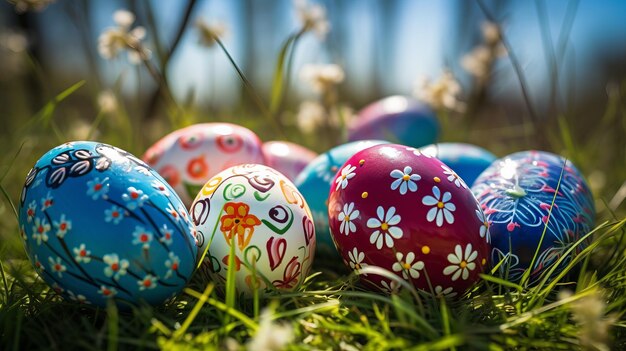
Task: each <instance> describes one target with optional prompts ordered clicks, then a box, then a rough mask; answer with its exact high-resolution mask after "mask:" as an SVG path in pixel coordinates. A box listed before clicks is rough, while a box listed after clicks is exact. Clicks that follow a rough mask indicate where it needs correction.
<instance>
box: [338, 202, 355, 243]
mask: <svg viewBox="0 0 626 351" xmlns="http://www.w3.org/2000/svg"><path fill="white" fill-rule="evenodd" d="M360 214H361V212H359V210H355V209H354V202H351V203H349V204H344V205H343V211H342V212H339V215H338V216H337V219H338V220H339V221H341V225H340V226H339V232H340V233H343V234H345V235H348V234H350V233H354V232H356V225H355V224H354V222H353V220H354V219H355V218H358V217H359V215H360Z"/></svg>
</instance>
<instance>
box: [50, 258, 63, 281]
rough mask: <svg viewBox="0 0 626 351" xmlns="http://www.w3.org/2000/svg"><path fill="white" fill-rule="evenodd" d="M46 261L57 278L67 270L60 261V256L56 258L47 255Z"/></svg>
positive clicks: (61, 276)
mask: <svg viewBox="0 0 626 351" xmlns="http://www.w3.org/2000/svg"><path fill="white" fill-rule="evenodd" d="M48 262H49V263H50V269H51V270H52V271H53V272H55V273H56V274H57V275H58V276H59V278H63V272H65V271H66V270H67V267H66V266H65V265H64V264H63V261H61V257H57V258H56V259H54V258H52V257H48Z"/></svg>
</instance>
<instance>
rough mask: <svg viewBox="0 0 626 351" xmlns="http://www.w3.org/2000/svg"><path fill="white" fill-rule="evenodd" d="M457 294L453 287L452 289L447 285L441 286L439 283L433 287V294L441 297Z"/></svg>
mask: <svg viewBox="0 0 626 351" xmlns="http://www.w3.org/2000/svg"><path fill="white" fill-rule="evenodd" d="M456 295H457V294H456V292H455V291H454V289H452V287H448V288H445V289H444V288H443V286H441V285H437V286H436V287H435V296H437V297H439V296H443V297H455V296H456Z"/></svg>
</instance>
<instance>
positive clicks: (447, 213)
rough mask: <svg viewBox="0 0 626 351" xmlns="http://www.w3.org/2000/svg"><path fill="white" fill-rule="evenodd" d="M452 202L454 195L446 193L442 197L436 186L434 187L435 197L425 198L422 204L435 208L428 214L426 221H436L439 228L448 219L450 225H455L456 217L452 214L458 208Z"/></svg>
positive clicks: (428, 196)
mask: <svg viewBox="0 0 626 351" xmlns="http://www.w3.org/2000/svg"><path fill="white" fill-rule="evenodd" d="M450 200H452V194H450V192H448V191H446V192H445V193H444V194H443V196H441V191H440V190H439V187H437V186H436V185H435V186H433V195H432V196H430V195H427V196H424V198H423V199H422V203H423V204H424V205H426V206H433V208H431V209H430V210H429V211H428V213H427V214H426V220H427V221H429V222H432V221H434V220H436V223H437V226H438V227H441V226H442V225H443V219H444V218H445V219H446V222H448V224H452V223H454V215H453V214H452V212H454V211H455V210H456V206H455V205H454V204H453V203H452V202H450Z"/></svg>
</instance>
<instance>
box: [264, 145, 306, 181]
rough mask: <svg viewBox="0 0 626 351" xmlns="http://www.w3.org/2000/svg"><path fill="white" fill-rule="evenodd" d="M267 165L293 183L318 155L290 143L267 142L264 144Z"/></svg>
mask: <svg viewBox="0 0 626 351" xmlns="http://www.w3.org/2000/svg"><path fill="white" fill-rule="evenodd" d="M263 154H264V155H265V164H266V165H268V166H269V167H271V168H274V169H275V170H277V171H279V172H280V173H282V174H284V175H285V176H286V177H287V178H289V180H291V181H293V180H294V179H296V176H298V174H300V172H301V171H302V170H303V169H304V167H306V166H307V165H308V164H309V162H311V161H313V159H314V158H316V157H317V154H316V153H315V152H313V151H311V150H309V149H307V148H305V147H304V146H300V145H298V144H294V143H290V142H288V141H267V142H265V143H263Z"/></svg>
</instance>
